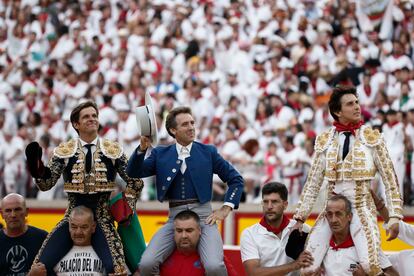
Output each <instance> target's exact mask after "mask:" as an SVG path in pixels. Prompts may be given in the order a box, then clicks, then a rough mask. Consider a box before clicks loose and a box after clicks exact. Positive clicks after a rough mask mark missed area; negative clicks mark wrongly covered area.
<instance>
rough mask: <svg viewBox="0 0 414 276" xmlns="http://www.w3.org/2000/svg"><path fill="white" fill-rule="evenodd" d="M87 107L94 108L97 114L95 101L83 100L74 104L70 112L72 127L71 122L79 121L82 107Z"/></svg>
mask: <svg viewBox="0 0 414 276" xmlns="http://www.w3.org/2000/svg"><path fill="white" fill-rule="evenodd" d="M88 107H93V108H94V109H95V110H96V114H97V115H99V110H98V106H97V105H96V103H94V102H92V101H86V102H83V103H81V104H79V105H78V106H76V107H75V108H74V109H73V110H72V112H71V113H70V122H71V123H72V126H73V128H75V126H74V125H73V124H74V123H77V122H79V116H80V112H81V111H82V110H83V109H85V108H88ZM75 130H76V132H77V133H78V134H79V131H78V130H77V129H76V128H75Z"/></svg>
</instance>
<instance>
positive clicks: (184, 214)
mask: <svg viewBox="0 0 414 276" xmlns="http://www.w3.org/2000/svg"><path fill="white" fill-rule="evenodd" d="M188 219H194V220H195V221H196V222H197V224H198V225H200V217H199V216H198V215H197V213H195V212H193V211H191V210H184V211H181V212H179V213H178V214H177V215H176V216H175V217H174V221H176V220H188Z"/></svg>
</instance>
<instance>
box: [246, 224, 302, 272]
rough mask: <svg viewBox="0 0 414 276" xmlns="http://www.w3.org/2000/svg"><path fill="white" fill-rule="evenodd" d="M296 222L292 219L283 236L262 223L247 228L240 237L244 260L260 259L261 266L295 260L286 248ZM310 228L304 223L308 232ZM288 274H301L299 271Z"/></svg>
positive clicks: (277, 264)
mask: <svg viewBox="0 0 414 276" xmlns="http://www.w3.org/2000/svg"><path fill="white" fill-rule="evenodd" d="M295 223H296V221H295V220H290V222H289V224H288V226H287V227H286V228H285V229H284V230H283V231H282V236H281V238H279V237H278V236H276V235H275V234H274V233H271V232H269V231H267V230H266V228H264V227H263V226H262V225H260V223H256V224H254V225H252V226H250V227H248V228H246V229H245V230H244V231H243V232H242V234H241V239H240V253H241V258H242V262H245V261H247V260H255V259H256V260H257V259H258V260H260V267H274V266H280V265H284V264H287V263H291V262H293V261H294V260H293V259H292V258H290V257H288V256H287V255H286V252H285V248H286V244H287V242H288V239H289V232H290V229H291V228H292V227H293V225H295ZM309 228H310V227H309V226H308V225H303V229H304V231H305V232H308V231H309ZM287 275H291V276H292V275H299V271H295V272H291V273H289V274H287Z"/></svg>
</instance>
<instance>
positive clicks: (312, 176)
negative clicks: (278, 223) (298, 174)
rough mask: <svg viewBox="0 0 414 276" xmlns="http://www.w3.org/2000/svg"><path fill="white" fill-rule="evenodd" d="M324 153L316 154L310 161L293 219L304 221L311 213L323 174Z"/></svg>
mask: <svg viewBox="0 0 414 276" xmlns="http://www.w3.org/2000/svg"><path fill="white" fill-rule="evenodd" d="M324 161H325V156H324V153H317V152H316V154H315V156H314V157H313V159H312V165H311V168H310V170H309V173H308V177H307V179H306V183H305V186H304V188H303V191H302V194H301V196H300V199H299V202H298V205H297V208H296V211H295V215H294V216H293V218H294V219H296V218H297V219H299V220H301V221H305V220H306V219H307V217H308V215H309V214H310V212H311V211H312V208H313V205H314V204H315V200H316V198H317V197H318V195H319V192H320V189H321V185H322V183H323V178H324V172H325V164H324V163H325V162H324Z"/></svg>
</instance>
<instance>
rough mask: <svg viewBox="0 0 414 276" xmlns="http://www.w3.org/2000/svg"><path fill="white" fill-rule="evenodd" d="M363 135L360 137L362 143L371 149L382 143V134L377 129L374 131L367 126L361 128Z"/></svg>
mask: <svg viewBox="0 0 414 276" xmlns="http://www.w3.org/2000/svg"><path fill="white" fill-rule="evenodd" d="M361 132H362V135H360V138H361V142H362V143H363V144H365V145H367V146H369V147H375V146H378V145H379V144H380V143H381V133H380V132H379V131H378V130H377V129H375V130H374V129H372V128H370V127H367V126H362V127H361Z"/></svg>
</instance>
